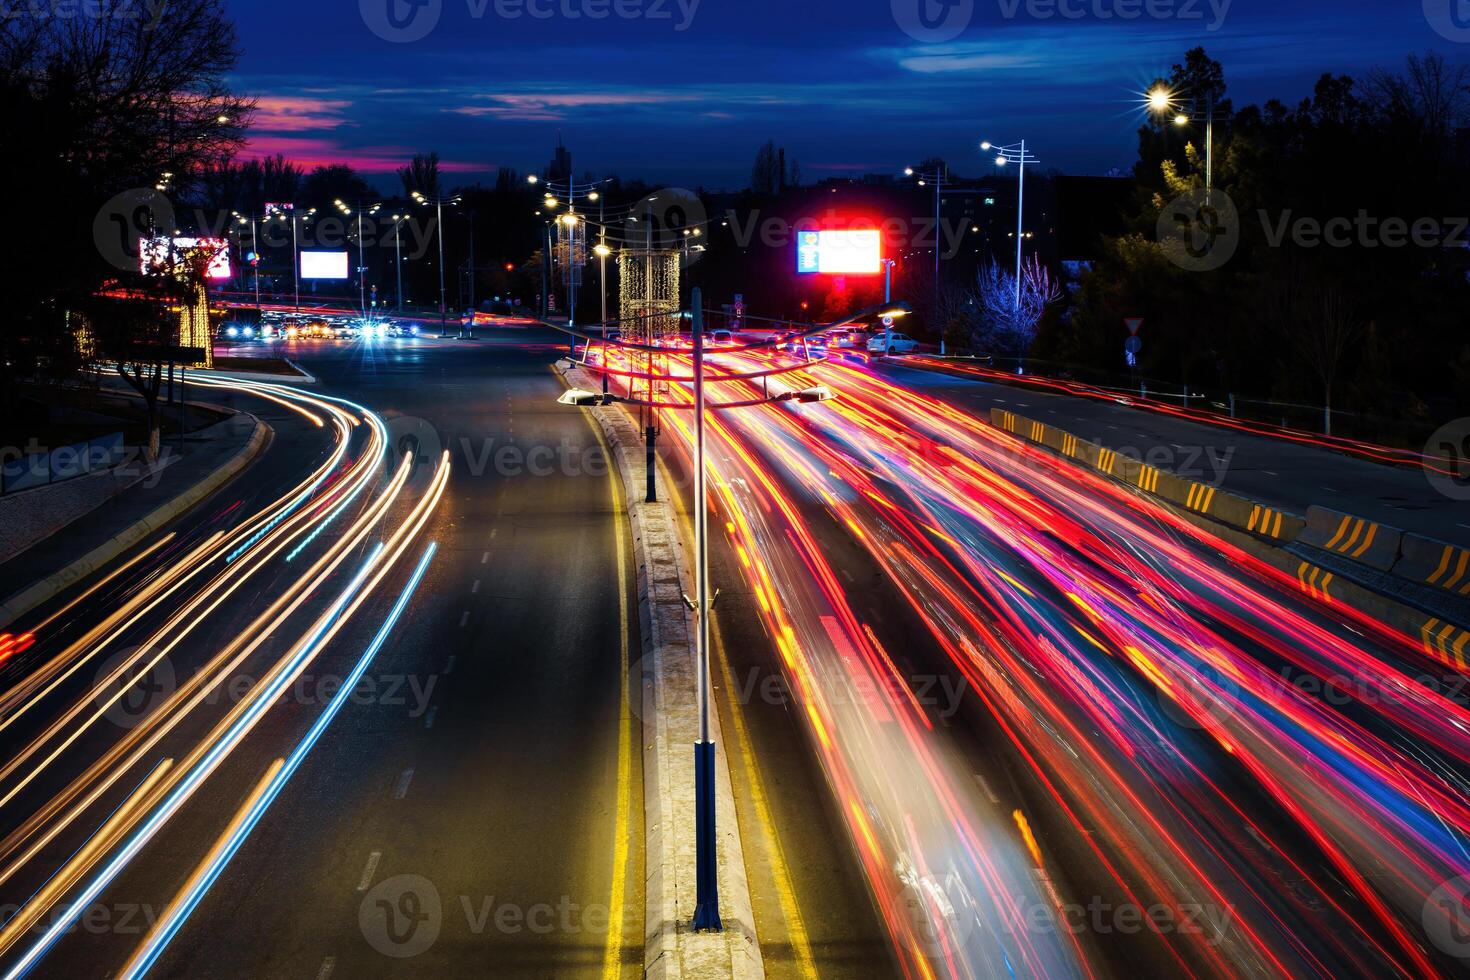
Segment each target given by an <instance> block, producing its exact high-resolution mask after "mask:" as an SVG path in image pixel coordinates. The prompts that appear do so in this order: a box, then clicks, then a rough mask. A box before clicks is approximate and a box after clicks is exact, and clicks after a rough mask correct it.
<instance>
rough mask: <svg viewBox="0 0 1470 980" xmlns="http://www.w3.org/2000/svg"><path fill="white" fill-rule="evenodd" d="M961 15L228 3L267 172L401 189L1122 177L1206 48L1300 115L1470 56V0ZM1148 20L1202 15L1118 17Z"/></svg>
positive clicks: (409, 0)
mask: <svg viewBox="0 0 1470 980" xmlns="http://www.w3.org/2000/svg"><path fill="white" fill-rule="evenodd" d="M946 2H952V3H955V4H956V6H954V7H953V8H945V7H944V6H942V5H941V2H940V0H842V2H838V0H823V2H813V0H697V2H696V0H498V3H497V0H228V3H229V7H230V8H231V12H232V13H233V15H234V16H235V17H236V18H237V24H238V29H239V32H240V37H241V41H242V43H243V46H244V48H245V54H244V58H243V59H242V61H241V63H240V65H239V67H238V71H237V75H236V78H235V80H234V81H235V84H236V85H237V87H238V88H239V89H240V90H241V91H243V92H245V93H247V94H249V95H252V96H255V97H257V98H259V100H260V106H261V112H260V114H259V116H258V118H257V122H256V126H255V130H254V133H253V143H252V147H251V150H250V151H249V153H248V155H256V154H262V153H275V152H283V153H285V154H286V155H287V156H288V157H290V158H292V159H294V160H296V161H297V162H298V163H301V164H304V165H308V166H310V165H315V164H318V163H329V162H346V163H351V164H352V165H354V166H356V167H359V168H360V169H362V170H365V171H368V172H369V173H370V174H371V175H372V176H373V178H374V181H375V182H376V183H378V184H379V185H381V186H382V187H384V188H385V189H386V188H390V187H391V186H392V185H393V183H395V181H392V180H391V179H390V178H391V173H392V170H393V169H394V168H395V167H397V166H399V165H400V164H401V163H402V162H404V161H405V160H406V158H407V157H408V156H410V155H412V154H413V153H414V152H417V151H427V150H437V151H439V153H440V155H441V157H443V159H444V161H445V168H446V169H447V170H450V171H451V172H452V173H453V174H454V180H455V181H456V182H459V181H473V180H476V179H482V178H485V177H488V176H489V175H490V174H492V173H493V172H494V170H495V168H496V167H499V166H510V167H514V168H516V169H518V170H520V171H521V172H529V171H531V170H539V169H541V168H542V167H544V166H545V164H546V162H547V161H548V160H549V158H550V156H551V151H552V148H553V147H554V146H555V144H556V140H557V137H558V133H560V134H561V135H562V136H563V138H564V139H565V141H566V143H567V145H568V147H569V148H570V149H571V150H572V153H573V159H574V163H575V168H576V170H577V172H578V174H579V175H580V174H582V173H584V172H596V173H598V174H600V175H601V174H610V173H618V174H621V175H623V176H625V177H642V178H644V179H646V180H649V181H650V182H656V183H662V184H677V185H683V186H689V187H695V186H703V187H707V188H711V189H717V188H737V187H742V186H744V185H745V184H746V183H747V182H748V180H749V174H750V164H751V161H752V159H753V157H754V155H755V150H756V148H757V147H758V146H759V145H760V144H761V143H763V142H764V141H765V140H767V139H774V140H776V141H777V142H778V143H779V144H782V145H784V146H786V147H787V149H788V151H789V153H790V154H791V155H793V156H794V157H795V158H796V159H797V160H799V161H800V164H801V167H802V172H803V177H804V178H805V179H806V180H815V179H820V178H822V177H826V176H831V175H841V174H859V173H866V172H886V171H896V170H899V169H901V168H902V167H903V166H904V165H905V164H908V163H912V162H915V161H917V160H919V159H921V158H923V157H926V156H930V155H942V156H944V157H945V158H946V159H948V160H949V161H950V163H951V165H952V166H953V167H955V168H956V169H957V170H958V171H960V172H961V173H968V174H979V173H985V172H988V170H987V163H986V160H985V159H984V154H982V153H981V152H980V151H979V149H978V146H977V144H978V142H979V141H980V140H982V139H990V140H993V141H995V142H998V143H1004V142H1012V141H1014V140H1018V139H1020V138H1022V137H1025V138H1026V139H1027V140H1029V141H1030V143H1031V145H1032V146H1033V147H1034V149H1035V152H1036V153H1037V155H1038V156H1040V158H1041V161H1042V166H1043V167H1056V168H1059V169H1061V170H1064V171H1067V172H1069V173H1105V172H1107V171H1108V170H1109V169H1110V168H1113V167H1119V168H1125V169H1126V168H1128V167H1131V165H1132V162H1133V159H1134V149H1135V146H1136V137H1135V131H1136V128H1137V125H1138V121H1139V112H1138V108H1137V103H1138V96H1137V93H1138V92H1140V91H1141V90H1142V89H1143V88H1144V87H1145V86H1146V85H1147V84H1148V82H1149V81H1150V80H1151V79H1153V78H1155V77H1157V76H1160V75H1163V74H1166V73H1167V71H1168V69H1169V66H1170V65H1171V64H1173V63H1174V62H1176V61H1179V60H1182V58H1183V54H1184V52H1185V51H1186V50H1187V49H1189V48H1190V47H1193V46H1196V45H1200V44H1203V45H1204V46H1205V47H1206V49H1207V50H1208V51H1209V52H1210V54H1211V55H1212V56H1213V57H1215V58H1217V59H1219V60H1220V61H1222V62H1223V63H1224V65H1225V70H1226V74H1227V79H1228V80H1229V82H1230V85H1231V95H1232V97H1233V98H1234V99H1235V100H1236V104H1237V105H1242V104H1245V103H1248V102H1260V101H1263V100H1265V99H1267V98H1270V97H1280V98H1284V99H1287V100H1289V101H1293V102H1294V101H1295V100H1297V99H1299V98H1301V97H1303V96H1304V95H1306V94H1308V93H1309V91H1310V88H1311V84H1312V82H1313V81H1314V80H1315V79H1316V78H1317V76H1319V75H1320V74H1321V73H1323V72H1325V71H1333V72H1338V73H1347V74H1354V75H1360V74H1362V73H1364V72H1365V71H1366V70H1368V69H1370V68H1372V67H1374V66H1388V67H1394V68H1397V67H1399V66H1401V65H1402V63H1403V59H1404V57H1405V56H1406V55H1408V54H1410V53H1413V52H1424V51H1426V50H1430V49H1433V50H1437V51H1440V52H1442V53H1444V54H1446V55H1447V56H1449V57H1451V58H1462V57H1465V56H1466V55H1467V54H1470V47H1467V45H1466V44H1464V43H1455V42H1454V41H1453V40H1450V39H1449V38H1448V37H1447V36H1446V34H1448V35H1451V36H1456V31H1455V30H1454V28H1453V27H1452V26H1451V25H1450V24H1449V23H1448V22H1447V23H1446V24H1444V25H1442V26H1443V27H1444V30H1443V31H1436V30H1435V29H1434V28H1433V27H1432V26H1431V22H1432V21H1434V20H1435V19H1436V17H1437V16H1438V15H1437V14H1436V13H1435V10H1434V8H1435V7H1436V5H1437V4H1445V3H1450V4H1453V3H1456V2H1460V0H1422V2H1421V0H1305V2H1304V0H1271V2H1268V0H1234V2H1228V0H1213V2H1212V0H1197V2H1196V0H1172V2H1171V0H1060V4H1061V6H1063V7H1069V8H1070V9H1072V10H1073V11H1076V12H1079V13H1082V14H1083V15H1084V16H1082V17H1081V18H1080V19H1078V18H1070V19H1069V18H1066V17H1063V16H1062V15H1061V14H1060V13H1053V14H1052V16H1051V17H1050V18H1049V19H1040V18H1038V17H1037V16H1034V14H1044V13H1047V12H1049V11H1054V10H1058V9H1060V8H1059V7H1058V0H946ZM390 3H392V4H397V5H398V7H397V14H398V19H397V20H396V21H391V22H390V21H389V19H388V16H387V13H386V9H387V7H388V5H389V4H390ZM920 3H927V4H930V5H931V6H930V8H929V9H930V11H931V13H932V14H933V16H932V17H931V19H930V20H929V23H930V24H935V25H938V26H937V27H936V31H937V32H938V37H936V35H935V34H925V30H924V28H923V27H921V26H919V24H918V20H917V17H916V10H917V7H918V4H920ZM413 4H420V5H423V6H421V7H417V8H416V7H414V6H413ZM681 4H682V5H681ZM1130 4H1133V5H1135V6H1137V7H1138V8H1139V9H1142V10H1147V9H1148V8H1147V6H1146V4H1156V5H1158V7H1159V9H1162V10H1169V9H1172V10H1175V11H1178V12H1179V13H1178V14H1177V15H1176V16H1174V17H1171V18H1167V19H1161V18H1150V17H1149V16H1147V15H1146V14H1145V15H1143V16H1141V17H1139V18H1137V19H1134V20H1124V19H1121V18H1119V17H1117V16H1113V17H1111V18H1109V19H1101V18H1099V17H1098V16H1096V12H1099V11H1100V12H1102V13H1105V14H1106V13H1118V12H1122V11H1123V10H1125V9H1127V7H1128V6H1129V5H1130ZM532 6H535V7H536V8H537V9H538V10H540V11H541V12H543V13H546V12H550V13H552V16H550V17H549V18H544V19H538V18H535V17H533V16H532V15H531V12H530V8H531V7H532ZM1426 6H1427V7H1429V8H1431V9H1430V12H1429V13H1426V11H1425V9H1424V8H1425V7H1426ZM1222 7H1223V10H1222ZM498 9H499V10H500V11H501V12H500V13H497V10H498ZM599 9H600V10H603V11H606V12H607V16H606V17H605V18H604V19H601V20H594V19H591V18H590V17H589V16H587V15H588V14H590V13H593V12H596V11H598V10H599ZM619 10H621V11H622V12H623V14H625V15H626V14H630V13H635V12H641V15H640V16H637V17H629V16H619V14H618V11H619ZM564 11H572V12H576V13H580V14H582V16H580V17H578V18H572V17H569V16H567V15H566V14H565V13H564ZM511 13H515V14H518V15H519V16H516V17H510V16H505V14H511ZM1440 13H1441V14H1443V11H1441V12H1440ZM1222 14H1223V16H1222ZM946 15H947V16H948V17H949V19H948V20H946V19H944V18H945V16H946ZM1443 16H1444V17H1447V16H1448V14H1443ZM903 24H907V25H909V26H910V27H912V31H906V30H905V29H904V27H903V26H902V25H903ZM395 25H397V26H395ZM399 28H401V30H402V31H403V32H404V33H400V34H394V31H395V30H397V29H399ZM681 28H682V29H681ZM946 28H947V30H946ZM960 28H963V30H960ZM1212 28H1213V29H1212ZM956 31H959V33H958V34H957V35H956V36H954V37H953V38H952V39H950V40H943V39H942V35H943V34H945V33H948V34H955V32H956ZM424 32H427V33H426V35H425V36H424V37H422V38H421V39H418V40H408V41H404V42H401V43H395V42H392V41H389V40H386V39H385V38H384V37H383V36H380V35H384V34H386V35H390V36H397V37H404V36H412V35H413V34H418V33H424ZM1459 34H1470V31H1461V32H1459ZM914 35H918V36H914Z"/></svg>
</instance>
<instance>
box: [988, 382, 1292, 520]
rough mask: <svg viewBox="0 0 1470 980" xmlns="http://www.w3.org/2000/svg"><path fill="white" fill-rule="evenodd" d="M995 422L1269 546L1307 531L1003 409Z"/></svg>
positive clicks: (1273, 512) (994, 414)
mask: <svg viewBox="0 0 1470 980" xmlns="http://www.w3.org/2000/svg"><path fill="white" fill-rule="evenodd" d="M990 419H991V422H992V423H993V424H994V425H995V426H996V428H999V429H1004V430H1005V431H1007V432H1009V433H1011V434H1012V435H1017V436H1020V437H1021V438H1023V439H1025V440H1027V441H1028V442H1034V443H1038V444H1040V445H1043V446H1046V447H1047V448H1048V449H1053V450H1056V451H1057V452H1059V453H1061V454H1062V455H1063V456H1065V457H1067V458H1068V459H1072V460H1075V461H1077V462H1079V463H1082V464H1083V465H1084V466H1087V467H1088V468H1090V469H1093V470H1096V471H1097V472H1099V473H1102V474H1103V475H1105V476H1110V477H1112V478H1113V479H1115V480H1119V481H1121V482H1123V483H1127V484H1129V485H1130V486H1135V487H1137V488H1138V489H1140V490H1142V491H1144V492H1145V493H1148V494H1152V495H1153V496H1155V497H1159V498H1161V499H1163V500H1167V501H1169V502H1170V503H1172V504H1177V505H1178V506H1180V507H1183V508H1184V509H1185V510H1188V511H1191V512H1193V513H1196V514H1199V515H1201V516H1204V517H1209V518H1212V519H1214V520H1216V521H1219V522H1220V523H1222V524H1228V525H1230V526H1231V527H1235V528H1239V529H1240V530H1242V531H1247V532H1249V533H1250V534H1254V535H1256V536H1258V537H1261V538H1265V539H1267V540H1269V541H1279V542H1291V541H1295V540H1296V538H1297V536H1298V535H1299V534H1300V533H1301V531H1302V529H1303V528H1304V527H1306V523H1307V522H1306V521H1305V520H1304V519H1303V518H1301V517H1298V516H1297V515H1295V514H1288V513H1286V512H1285V511H1281V510H1277V509H1275V508H1271V507H1267V506H1265V505H1264V504H1261V503H1259V502H1257V501H1254V500H1250V499H1248V498H1246V497H1240V496H1237V495H1236V494H1233V493H1230V492H1228V491H1226V490H1222V489H1220V488H1219V487H1214V486H1210V485H1209V484H1206V483H1198V482H1196V481H1194V480H1186V479H1184V478H1183V477H1179V476H1175V475H1174V474H1173V473H1170V472H1168V471H1167V470H1161V469H1159V468H1157V467H1154V466H1149V465H1148V464H1147V463H1144V462H1141V461H1140V460H1136V459H1133V458H1132V457H1130V456H1126V455H1123V454H1122V453H1119V452H1115V451H1114V450H1111V449H1107V448H1105V447H1103V446H1100V445H1098V444H1097V443H1094V442H1088V441H1087V440H1085V439H1080V438H1078V437H1077V436H1075V435H1073V434H1072V433H1070V432H1065V431H1063V430H1062V429H1058V428H1056V427H1055V426H1051V425H1046V424H1045V423H1042V422H1037V421H1035V420H1034V419H1028V418H1024V417H1022V416H1019V415H1017V414H1016V413H1014V412H1006V411H1002V410H1001V409H998V408H993V409H991V410H990Z"/></svg>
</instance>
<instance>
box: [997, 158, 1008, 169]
mask: <svg viewBox="0 0 1470 980" xmlns="http://www.w3.org/2000/svg"><path fill="white" fill-rule="evenodd" d="M995 165H996V166H997V167H1004V166H1005V165H1006V158H1005V157H996V158H995Z"/></svg>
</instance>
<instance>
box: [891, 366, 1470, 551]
mask: <svg viewBox="0 0 1470 980" xmlns="http://www.w3.org/2000/svg"><path fill="white" fill-rule="evenodd" d="M877 370H879V371H881V372H883V373H884V374H885V376H887V377H891V378H892V379H893V380H894V381H895V382H896V383H899V384H902V385H904V386H906V387H911V388H914V389H916V390H921V391H930V392H933V393H935V394H937V395H939V396H940V397H943V398H945V399H947V400H950V401H953V402H955V403H956V404H960V405H963V406H964V407H966V408H967V409H969V410H971V411H974V412H976V413H977V414H979V415H981V416H982V417H984V418H988V417H989V412H990V410H991V409H992V408H1000V409H1004V410H1006V411H1010V412H1015V413H1016V414H1017V415H1022V416H1025V417H1027V418H1031V419H1034V420H1036V421H1038V422H1044V423H1046V424H1047V425H1054V426H1056V427H1058V428H1060V429H1064V430H1066V431H1068V432H1070V433H1072V434H1073V435H1075V436H1078V437H1079V438H1082V439H1086V440H1089V441H1091V442H1095V443H1098V444H1100V445H1102V446H1106V447H1107V448H1109V449H1112V450H1114V451H1116V452H1120V453H1124V454H1126V455H1130V456H1133V457H1134V458H1138V459H1143V460H1144V461H1145V462H1147V463H1150V464H1151V465H1154V466H1156V467H1158V468H1160V469H1164V470H1168V471H1169V472H1172V473H1176V474H1178V475H1180V476H1183V477H1187V478H1190V479H1195V480H1199V481H1200V482H1202V483H1207V484H1210V485H1211V486H1221V487H1224V488H1225V489H1227V490H1230V491H1233V492H1235V493H1238V494H1240V495H1241V496H1244V497H1249V498H1251V499H1252V500H1259V501H1262V502H1263V503H1265V504H1268V505H1270V506H1272V507H1275V508H1278V509H1284V510H1286V511H1288V512H1289V513H1294V514H1305V513H1306V512H1307V508H1308V507H1309V506H1311V505H1313V504H1315V505H1317V506H1319V507H1327V508H1330V509H1332V510H1339V511H1344V512H1346V513H1351V514H1354V515H1357V516H1361V517H1367V518H1370V519H1372V520H1374V521H1378V522H1379V523H1382V524H1385V525H1388V526H1389V527H1397V528H1401V529H1403V530H1406V531H1413V532H1415V533H1417V534H1422V535H1426V536H1428V537H1431V538H1437V539H1439V540H1441V541H1447V542H1450V543H1452V544H1458V545H1460V546H1462V547H1465V546H1470V505H1467V504H1466V503H1465V501H1464V500H1460V499H1455V498H1453V497H1449V496H1446V495H1445V494H1444V493H1441V492H1440V491H1439V490H1437V489H1436V488H1435V486H1434V484H1432V483H1431V482H1430V480H1429V479H1428V478H1427V477H1426V475H1425V473H1424V472H1423V471H1421V470H1417V469H1414V468H1411V467H1404V466H1386V465H1382V464H1379V463H1374V462H1369V461H1366V460H1362V459H1356V458H1353V457H1351V456H1348V455H1345V454H1343V453H1339V452H1333V451H1331V450H1329V449H1321V448H1316V447H1313V446H1305V445H1301V444H1298V443H1294V442H1287V441H1285V440H1281V439H1273V438H1269V437H1265V436H1257V435H1252V434H1249V433H1244V432H1237V431H1232V430H1229V429H1223V428H1218V427H1215V426H1210V425H1203V424H1199V423H1195V422H1189V421H1185V420H1182V419H1177V418H1173V417H1170V416H1167V415H1160V414H1158V413H1155V412H1148V411H1143V410H1140V409H1136V408H1130V407H1128V406H1126V405H1120V404H1115V403H1111V402H1105V401H1095V400H1092V399H1085V398H1075V397H1070V396H1067V395H1062V394H1056V393H1053V392H1048V391H1041V390H1037V389H1035V388H1030V387H1026V386H1022V385H1004V384H992V383H988V382H984V381H977V380H973V379H968V378H960V377H955V376H953V375H949V374H945V373H942V372H939V371H932V370H923V369H916V368H913V367H909V366H906V365H904V364H903V362H902V360H901V359H900V360H897V361H892V362H889V363H886V364H881V365H880V366H879V367H878V368H877Z"/></svg>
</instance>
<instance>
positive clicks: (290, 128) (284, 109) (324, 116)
mask: <svg viewBox="0 0 1470 980" xmlns="http://www.w3.org/2000/svg"><path fill="white" fill-rule="evenodd" d="M351 107H352V103H351V102H349V101H347V100H345V99H316V98H311V97H308V96H300V95H263V96H261V97H260V98H258V99H257V100H256V110H255V128H256V129H259V130H263V131H265V132H270V133H305V132H312V131H319V130H323V129H336V128H338V127H341V126H346V125H348V124H349V122H348V120H347V118H346V117H345V116H344V115H343V113H344V112H345V111H346V110H348V109H350V108H351Z"/></svg>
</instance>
